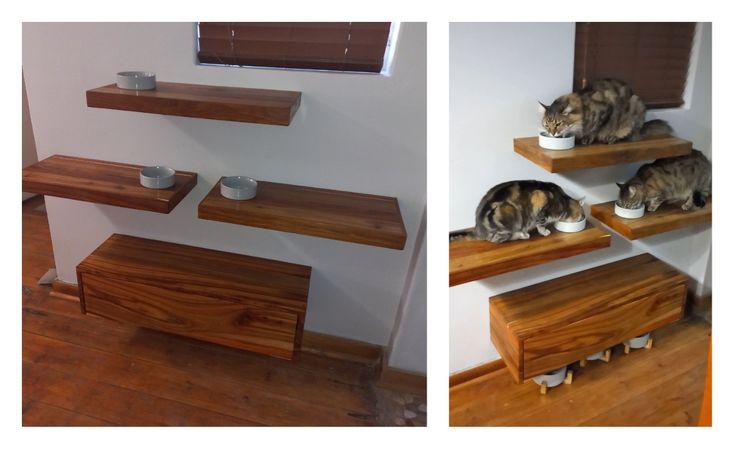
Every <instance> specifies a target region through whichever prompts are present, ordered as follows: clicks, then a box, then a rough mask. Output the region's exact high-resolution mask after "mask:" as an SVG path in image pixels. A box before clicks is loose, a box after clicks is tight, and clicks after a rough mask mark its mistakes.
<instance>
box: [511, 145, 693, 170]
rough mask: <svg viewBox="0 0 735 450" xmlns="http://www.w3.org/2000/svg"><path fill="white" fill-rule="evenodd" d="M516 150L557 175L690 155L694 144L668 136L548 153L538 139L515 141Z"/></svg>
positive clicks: (579, 146) (583, 146) (550, 151)
mask: <svg viewBox="0 0 735 450" xmlns="http://www.w3.org/2000/svg"><path fill="white" fill-rule="evenodd" d="M513 149H514V150H515V152H516V153H518V154H519V155H521V156H523V157H524V158H526V159H528V160H529V161H531V162H533V163H534V164H536V165H537V166H539V167H541V168H542V169H544V170H546V171H547V172H551V173H557V172H567V171H571V170H579V169H590V168H594V167H603V166H612V165H615V164H626V163H631V162H636V161H646V160H652V159H657V158H666V157H669V156H683V155H688V154H689V153H691V151H692V143H691V142H689V141H685V140H684V139H679V138H676V137H668V136H667V137H657V138H650V139H643V140H640V141H635V142H620V143H617V144H592V145H578V146H576V147H574V148H573V149H571V150H546V149H544V148H543V147H541V146H539V144H538V137H536V136H534V137H526V138H516V139H513Z"/></svg>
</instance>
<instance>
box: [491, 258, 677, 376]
mask: <svg viewBox="0 0 735 450" xmlns="http://www.w3.org/2000/svg"><path fill="white" fill-rule="evenodd" d="M688 281H689V277H688V276H686V275H685V274H682V273H681V272H679V271H678V270H676V269H675V268H673V267H671V266H670V265H668V264H666V263H664V262H662V261H660V260H658V259H656V258H655V257H653V256H651V255H649V254H643V255H639V256H634V257H632V258H627V259H623V260H620V261H617V262H614V263H611V264H605V265H603V266H599V267H595V268H592V269H588V270H584V271H582V272H577V273H574V274H571V275H566V276H563V277H561V278H556V279H553V280H549V281H545V282H543V283H539V284H535V285H533V286H527V287H524V288H521V289H518V290H515V291H511V292H505V293H503V294H500V295H498V296H496V297H492V298H490V334H491V339H492V342H493V344H494V345H495V348H497V349H498V352H499V353H500V355H501V356H502V357H503V360H504V361H505V363H506V365H507V366H508V369H509V370H510V372H511V374H512V375H513V377H514V378H515V380H516V381H517V382H519V383H520V382H522V381H523V380H526V379H528V378H531V377H533V376H535V375H540V374H543V373H546V372H549V371H551V370H554V369H557V368H559V367H562V366H564V365H567V364H570V363H572V362H575V361H579V360H580V359H583V358H585V357H587V356H588V355H591V354H593V353H596V352H599V351H603V350H605V349H608V348H610V347H612V346H614V345H617V344H620V343H621V342H623V341H624V340H626V339H630V338H633V337H635V336H639V335H641V334H645V333H647V332H649V331H652V330H655V329H657V328H659V327H661V326H663V325H666V324H668V323H672V322H676V321H677V320H679V319H681V318H682V317H683V316H684V304H685V301H686V293H687V283H688Z"/></svg>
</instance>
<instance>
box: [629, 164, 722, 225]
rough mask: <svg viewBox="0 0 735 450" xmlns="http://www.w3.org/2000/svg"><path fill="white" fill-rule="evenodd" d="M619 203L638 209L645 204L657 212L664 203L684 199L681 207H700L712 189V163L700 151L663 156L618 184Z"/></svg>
mask: <svg viewBox="0 0 735 450" xmlns="http://www.w3.org/2000/svg"><path fill="white" fill-rule="evenodd" d="M618 187H620V193H619V194H618V200H617V204H618V205H620V206H622V207H623V208H630V209H635V208H639V207H640V206H641V205H643V204H645V205H646V207H647V208H648V210H649V211H656V210H657V209H658V207H659V206H661V204H663V203H675V202H679V201H683V202H684V203H683V204H682V205H681V209H683V210H684V211H688V210H690V209H691V208H692V206H694V207H696V208H701V207H703V206H704V205H705V203H706V201H707V197H709V195H710V193H711V191H712V164H711V163H710V162H709V160H707V157H706V156H704V155H703V154H702V152H700V151H699V150H692V153H691V154H689V155H686V156H676V157H672V158H661V159H657V160H656V161H654V162H652V163H648V164H644V165H643V166H641V167H640V169H638V172H636V174H635V176H634V177H633V178H631V179H630V180H628V181H627V182H626V183H625V184H620V183H618Z"/></svg>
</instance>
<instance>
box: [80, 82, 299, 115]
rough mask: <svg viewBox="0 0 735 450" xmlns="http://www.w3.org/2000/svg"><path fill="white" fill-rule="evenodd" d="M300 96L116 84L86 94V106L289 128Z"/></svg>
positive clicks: (179, 85) (188, 86) (222, 88)
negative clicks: (136, 88)
mask: <svg viewBox="0 0 735 450" xmlns="http://www.w3.org/2000/svg"><path fill="white" fill-rule="evenodd" d="M300 104H301V92H295V91H276V90H270V89H249V88H236V87H225V86H206V85H200V84H184V83H167V82H163V81H159V82H157V83H156V88H155V89H152V90H147V91H134V90H127V89H120V88H118V87H117V85H115V84H110V85H107V86H102V87H99V88H96V89H90V90H88V91H87V106H89V107H93V108H106V109H119V110H123V111H137V112H145V113H153V114H164V115H169V116H183V117H195V118H200V119H216V120H229V121H234V122H250V123H261V124H268V125H289V124H290V123H291V119H292V118H293V116H294V114H296V110H297V109H299V105H300Z"/></svg>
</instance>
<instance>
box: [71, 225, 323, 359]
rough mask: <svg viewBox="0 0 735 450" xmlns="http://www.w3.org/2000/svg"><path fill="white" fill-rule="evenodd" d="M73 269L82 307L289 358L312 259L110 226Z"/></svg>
mask: <svg viewBox="0 0 735 450" xmlns="http://www.w3.org/2000/svg"><path fill="white" fill-rule="evenodd" d="M77 277H78V282H79V297H80V299H81V306H82V312H83V313H85V314H86V313H92V314H96V315H99V316H102V317H106V318H109V319H114V320H117V321H120V322H125V323H130V324H135V325H138V326H141V327H145V328H152V329H155V330H160V331H166V332H170V333H175V334H180V335H183V336H189V337H192V338H196V339H201V340H204V341H210V342H215V343H218V344H222V345H226V346H230V347H236V348H240V349H244V350H250V351H253V352H258V353H265V354H268V355H272V356H276V357H279V358H285V359H292V358H293V356H294V352H295V350H296V349H298V347H299V345H300V342H301V336H302V333H303V329H304V317H305V314H306V303H307V297H308V293H309V280H310V277H311V267H308V266H302V265H297V264H290V263H285V262H281V261H274V260H269V259H263V258H255V257H251V256H244V255H238V254H234V253H227V252H221V251H215V250H207V249H203V248H197V247H191V246H187V245H179V244H172V243H168V242H162V241H154V240H150V239H142V238H137V237H132V236H124V235H119V234H113V235H112V236H111V237H110V238H109V239H107V240H106V241H105V242H104V243H103V244H102V245H100V246H99V247H98V248H97V249H96V250H95V251H94V252H93V253H92V254H91V255H89V256H88V257H87V258H86V259H84V261H82V262H81V263H80V264H79V265H78V266H77Z"/></svg>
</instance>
